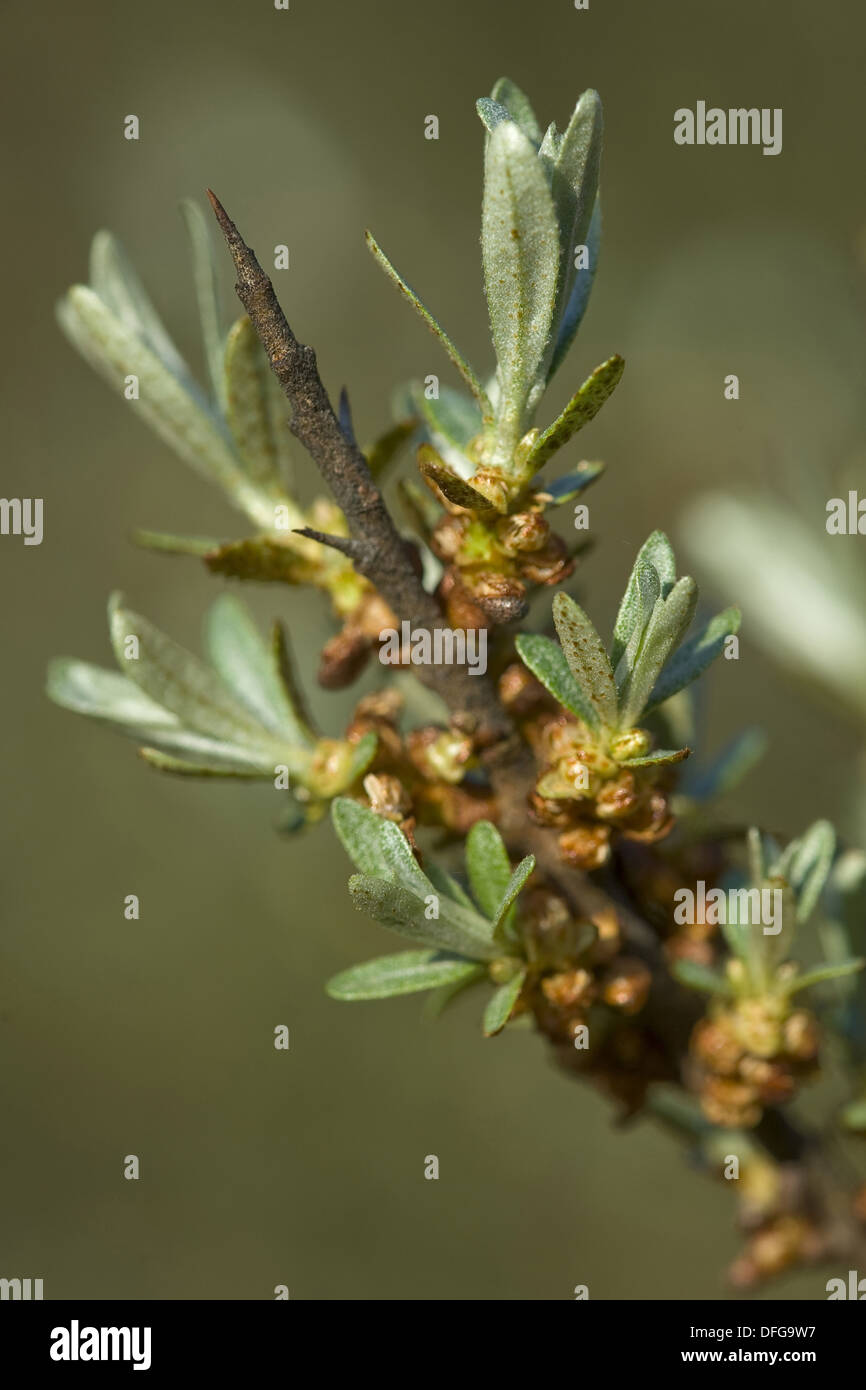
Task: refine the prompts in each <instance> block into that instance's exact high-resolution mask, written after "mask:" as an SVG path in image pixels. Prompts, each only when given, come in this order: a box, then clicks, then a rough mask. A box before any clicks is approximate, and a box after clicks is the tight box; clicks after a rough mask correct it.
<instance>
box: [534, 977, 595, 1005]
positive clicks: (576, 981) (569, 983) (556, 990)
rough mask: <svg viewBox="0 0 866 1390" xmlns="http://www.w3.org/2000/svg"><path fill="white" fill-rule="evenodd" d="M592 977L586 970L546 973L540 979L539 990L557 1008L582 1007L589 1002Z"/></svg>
mask: <svg viewBox="0 0 866 1390" xmlns="http://www.w3.org/2000/svg"><path fill="white" fill-rule="evenodd" d="M592 985H593V979H592V976H591V975H590V973H589V971H588V970H564V971H562V972H561V973H559V974H557V975H547V976H545V978H544V979H543V980H542V981H541V992H542V994H543V995H544V997H545V999H546V1000H547V1001H548V1003H550V1004H553V1006H554V1007H555V1008H557V1009H572V1008H577V1007H580V1008H584V1007H586V1005H587V1004H589V1003H590V1002H591V998H592Z"/></svg>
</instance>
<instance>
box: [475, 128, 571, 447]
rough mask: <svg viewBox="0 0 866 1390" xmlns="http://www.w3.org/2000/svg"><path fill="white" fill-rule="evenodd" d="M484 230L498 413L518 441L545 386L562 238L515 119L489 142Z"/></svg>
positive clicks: (535, 162)
mask: <svg viewBox="0 0 866 1390" xmlns="http://www.w3.org/2000/svg"><path fill="white" fill-rule="evenodd" d="M481 227H482V231H481V248H482V259H483V263H484V287H485V292H486V295H487V306H488V310H489V313H490V329H491V334H492V337H493V346H494V348H495V350H496V359H497V362H498V364H499V365H498V378H499V385H500V390H501V408H500V412H499V415H500V418H501V419H503V420H504V421H505V422H506V423H507V424H508V425H509V428H510V429H511V431H512V433H513V434H514V435H515V436H516V437H519V436H520V434H522V433H523V427H524V424H525V414H526V411H527V409H528V408H531V407H532V406H533V405H534V404H535V400H534V399H533V396H536V397H537V395H538V394H540V389H543V385H544V382H543V379H542V380H541V382H539V369H540V368H541V365H542V362H543V359H544V356H545V350H546V348H547V343H548V339H549V337H550V333H551V327H552V322H553V309H554V302H555V298H556V281H557V273H558V263H559V233H558V228H557V224H556V214H555V211H554V206H553V199H552V197H551V193H550V188H549V186H548V182H547V177H546V175H545V172H544V167H543V165H542V162H541V160H539V158H538V156H537V154H536V151H535V147H534V145H533V144H532V142H531V141H530V140H529V139H527V137H526V136H525V135H524V134H523V132H522V131H521V129H520V128H519V126H518V125H516V124H515V123H514V122H513V121H503V122H502V123H501V124H500V125H497V126H496V127H495V128H494V129H493V131H492V132H491V134H490V136H489V137H488V140H487V150H486V154H485V169H484V200H483V207H482V216H481ZM533 388H536V389H535V390H534V389H533ZM539 388H540V389H539Z"/></svg>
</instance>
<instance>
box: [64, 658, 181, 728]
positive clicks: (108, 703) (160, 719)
mask: <svg viewBox="0 0 866 1390" xmlns="http://www.w3.org/2000/svg"><path fill="white" fill-rule="evenodd" d="M46 692H47V694H48V696H49V698H50V699H52V700H53V701H54V703H55V704H57V705H62V706H63V708H64V709H69V710H73V711H74V713H75V714H86V715H89V716H90V717H91V718H93V719H101V720H104V721H108V722H110V723H112V724H129V725H130V726H132V727H133V731H134V732H133V736H137V734H136V733H135V731H136V730H138V729H155V728H160V727H163V728H167V729H173V728H177V727H178V721H177V719H176V718H175V716H174V715H173V714H169V712H168V710H166V709H163V707H162V705H159V704H157V703H156V701H155V700H151V699H150V697H149V696H148V695H145V694H144V692H143V691H141V690H139V688H138V686H137V685H136V684H135V682H134V681H131V680H129V679H128V678H127V677H126V676H121V675H119V674H118V673H117V672H116V671H105V670H103V669H102V667H101V666H91V664H90V663H89V662H87V661H76V660H75V659H74V657H66V656H61V657H56V658H55V659H54V660H53V661H51V662H50V663H49V666H48V676H47V681H46Z"/></svg>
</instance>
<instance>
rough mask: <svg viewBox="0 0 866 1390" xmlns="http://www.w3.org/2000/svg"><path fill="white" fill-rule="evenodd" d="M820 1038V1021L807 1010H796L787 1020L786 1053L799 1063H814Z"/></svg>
mask: <svg viewBox="0 0 866 1390" xmlns="http://www.w3.org/2000/svg"><path fill="white" fill-rule="evenodd" d="M820 1037H821V1034H820V1030H819V1028H818V1020H817V1019H816V1018H815V1016H814V1014H810V1013H809V1012H808V1010H807V1009H795V1010H794V1012H793V1013H792V1014H791V1016H790V1018H787V1019H786V1020H785V1031H784V1039H785V1051H786V1052H787V1054H788V1056H789V1057H795V1058H796V1060H797V1061H798V1062H812V1061H814V1059H815V1058H816V1057H817V1055H818V1044H819V1042H820Z"/></svg>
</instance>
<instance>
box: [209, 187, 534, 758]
mask: <svg viewBox="0 0 866 1390" xmlns="http://www.w3.org/2000/svg"><path fill="white" fill-rule="evenodd" d="M208 197H209V198H210V201H211V204H212V206H213V209H214V212H215V214H216V217H217V221H218V222H219V225H220V228H221V229H222V233H223V236H224V237H225V240H226V243H227V245H228V248H229V250H230V252H231V254H232V259H233V260H234V263H235V269H236V271H237V283H236V286H235V288H236V291H237V295H238V298H239V299H240V301H241V303H242V304H243V306H244V308H245V309H246V311H247V314H248V315H249V318H250V322H251V323H252V325H253V327H254V328H255V331H256V333H257V334H258V337H259V339H260V341H261V344H262V346H263V347H264V349H265V351H266V353H267V355H268V360H269V362H270V364H271V367H272V369H273V372H274V374H275V376H276V378H277V380H278V381H279V383H280V385H281V386H282V388H283V391H284V392H285V395H286V399H287V400H288V402H289V404H290V406H291V407H292V415H291V419H290V420H289V429H290V430H291V431H292V433H293V434H294V436H295V438H296V439H298V440H299V441H300V443H301V444H303V446H304V448H305V449H306V450H307V452H308V453H309V455H310V457H311V458H312V460H313V462H314V463H315V464H316V467H317V468H318V469H319V472H320V473H321V475H322V477H323V478H324V479H325V481H326V482H327V483H328V485H329V487H330V488H331V491H332V492H333V494H334V497H335V499H336V501H337V504H338V505H339V507H340V509H341V511H342V512H343V514H344V516H345V518H346V521H347V523H348V526H349V530H350V531H351V533H352V538H353V541H354V543H355V544H354V545H353V547H352V551H351V559H352V561H353V563H354V565H355V567H356V568H357V569H358V570H359V571H360V572H361V573H362V574H363V575H365V577H366V578H367V579H369V580H370V582H371V583H372V584H373V585H374V586H375V588H376V589H377V590H378V591H379V593H380V594H381V595H382V597H383V598H384V599H385V600H386V602H387V603H389V604H390V606H391V607H392V609H393V610H394V612H395V613H396V614H397V616H398V618H399V619H400V620H404V619H405V620H407V621H408V622H409V623H411V624H412V626H417V627H425V628H427V629H429V630H432V629H434V628H436V627H441V626H443V625H444V624H445V618H444V616H443V614H442V612H441V610H440V608H439V606H438V604H437V602H436V600H435V599H434V598H433V596H432V595H431V594H428V593H427V591H426V589H425V588H424V585H423V584H422V582H421V577H420V575H419V573H418V570H417V568H416V566H415V563H414V557H413V553H412V551H411V549H410V547H409V546H408V545H407V543H406V542H405V541H404V540H403V539H402V537H401V536H400V534H399V532H398V531H397V528H396V526H395V525H394V522H393V520H392V518H391V515H390V513H389V511H388V509H387V507H386V506H385V502H384V499H383V497H382V494H381V492H380V490H379V488H378V487H377V485H376V483H375V481H374V479H373V477H372V474H371V473H370V468H369V465H368V463H367V460H366V459H365V457H364V455H363V454H362V453H361V450H360V449H359V448H358V446H357V444H356V443H355V442H354V440H353V439H352V438H351V437H350V436H349V435H348V434H347V433H346V432H345V431H344V430H343V428H342V427H341V425H340V422H339V420H338V419H337V416H336V415H335V413H334V409H333V407H332V405H331V401H330V398H329V396H328V393H327V391H326V389H325V386H324V384H323V382H322V379H321V377H320V376H319V370H318V367H317V364H316V354H315V352H314V350H313V349H312V348H311V347H308V346H306V345H305V344H303V343H300V342H299V341H298V339H297V338H296V337H295V335H294V333H293V332H292V330H291V328H290V326H289V324H288V322H287V320H286V316H285V314H284V313H283V311H282V309H281V307H280V304H279V301H278V300H277V296H276V294H275V292H274V287H273V285H272V284H271V281H270V279H269V278H268V276H267V275H266V274H265V272H264V271H263V270H262V268H261V266H260V265H259V263H258V261H257V259H256V256H255V253H254V252H253V251H252V250H251V249H250V247H249V246H247V245H246V243H245V242H244V240H243V238H242V237H241V235H240V233H239V232H238V229H237V227H236V226H235V224H234V222H232V220H231V218H230V217H229V216H228V214H227V212H226V211H225V209H224V208H223V206H222V204H221V203H220V201H219V199H218V198H216V197H215V195H214V194H213V193H211V192H210V190H208ZM316 539H319V537H316ZM322 540H323V542H324V543H326V544H331V543H332V542H331V540H330V538H328V540H327V541H325V539H324V537H322ZM422 679H424V680H426V682H427V683H428V684H429V685H430V686H432V687H433V688H434V689H435V690H436V691H437V693H439V694H440V695H442V696H443V697H444V698H445V699H446V701H447V703H448V705H449V706H450V707H451V708H452V709H455V710H459V712H460V714H461V716H462V718H463V719H464V720H465V721H466V722H467V723H468V724H471V725H472V728H473V732H474V733H476V735H477V737H478V738H479V741H480V742H482V743H484V742H490V741H494V740H496V739H498V738H501V737H504V736H506V735H507V734H508V733H509V732H510V720H509V719H508V717H507V715H506V714H505V711H504V710H503V709H502V707H501V705H500V704H499V701H498V700H497V699H496V694H495V690H494V689H493V687H492V685H491V684H490V683H488V682H487V680H486V679H485V678H484V677H477V676H473V675H471V674H470V672H469V671H467V670H461V669H460V668H453V667H447V668H446V667H442V666H438V667H437V666H428V667H425V668H423V671H422Z"/></svg>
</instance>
